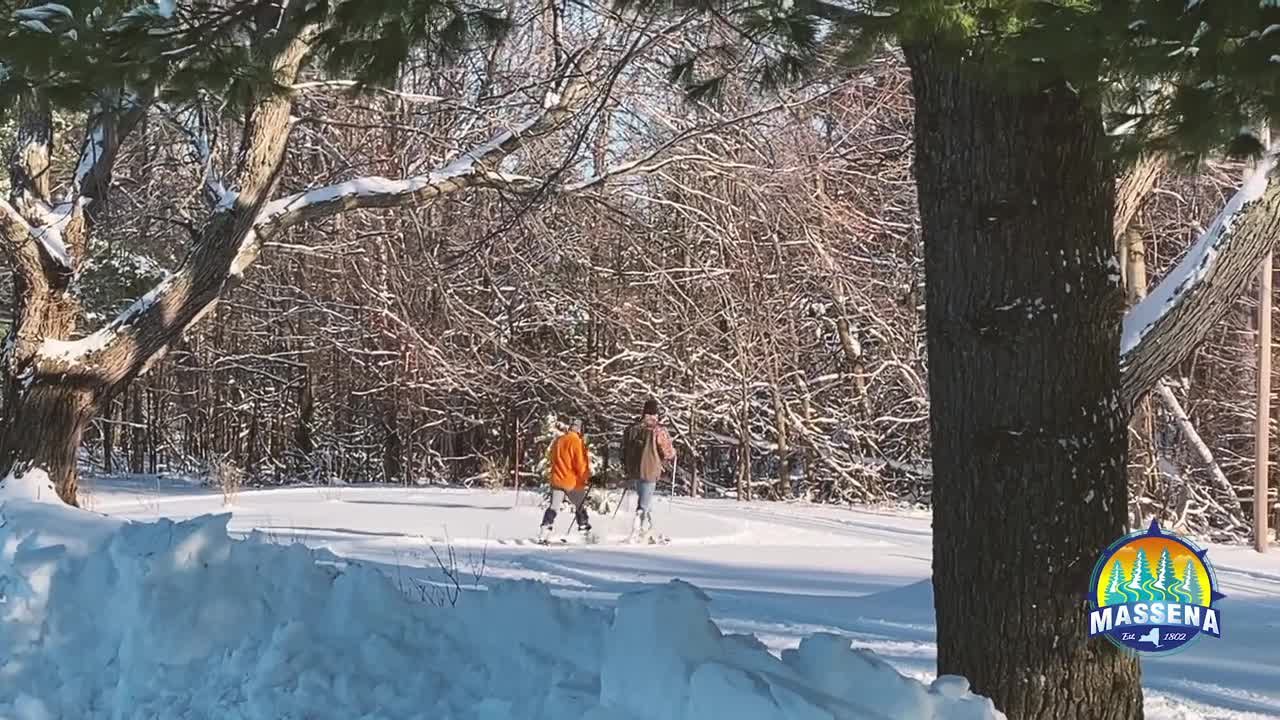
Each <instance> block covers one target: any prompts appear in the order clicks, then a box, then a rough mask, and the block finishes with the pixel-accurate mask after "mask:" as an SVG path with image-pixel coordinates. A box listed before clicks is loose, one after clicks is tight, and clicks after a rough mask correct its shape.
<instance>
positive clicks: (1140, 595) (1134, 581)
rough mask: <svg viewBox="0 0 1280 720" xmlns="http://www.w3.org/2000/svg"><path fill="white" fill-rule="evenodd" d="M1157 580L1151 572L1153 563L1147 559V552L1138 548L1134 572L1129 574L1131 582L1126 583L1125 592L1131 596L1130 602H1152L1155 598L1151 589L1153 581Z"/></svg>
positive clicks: (1134, 561)
mask: <svg viewBox="0 0 1280 720" xmlns="http://www.w3.org/2000/svg"><path fill="white" fill-rule="evenodd" d="M1154 581H1155V577H1154V576H1152V574H1151V563H1150V562H1148V561H1147V553H1146V551H1144V550H1141V549H1139V550H1138V557H1136V558H1134V560H1133V572H1132V574H1130V575H1129V582H1128V583H1125V586H1124V589H1125V594H1126V595H1128V596H1129V601H1130V602H1150V601H1151V600H1153V599H1154V598H1153V597H1152V595H1153V594H1154V593H1153V591H1152V589H1151V583H1152V582H1154Z"/></svg>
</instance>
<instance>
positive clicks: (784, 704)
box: [0, 478, 1003, 720]
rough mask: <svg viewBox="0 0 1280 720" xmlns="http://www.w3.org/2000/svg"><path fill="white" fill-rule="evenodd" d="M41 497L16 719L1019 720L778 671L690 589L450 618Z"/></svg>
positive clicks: (367, 587)
mask: <svg viewBox="0 0 1280 720" xmlns="http://www.w3.org/2000/svg"><path fill="white" fill-rule="evenodd" d="M37 487H39V483H38V478H37V479H35V480H33V481H29V482H23V481H17V482H15V481H14V480H13V479H12V478H7V479H6V482H5V483H4V487H3V489H0V717H2V718H17V719H18V720H42V719H43V718H58V717H78V718H98V717H112V718H135V717H137V718H144V717H145V718H150V717H188V718H264V719H265V718H271V719H273V720H274V719H276V718H397V719H399V718H433V719H434V718H459V719H462V718H468V719H470V718H474V719H476V720H504V719H507V718H511V719H515V718H520V719H522V720H540V719H545V720H552V719H555V720H564V719H566V718H583V719H587V720H639V719H640V718H645V719H651V718H652V719H655V720H695V719H696V720H702V719H703V718H710V717H732V718H734V720H757V719H759V720H764V719H766V718H767V719H771V720H772V719H775V718H776V719H778V720H782V719H783V718H787V719H790V720H818V719H819V718H821V719H823V720H835V719H837V718H839V719H842V720H843V719H846V718H848V719H856V718H920V719H922V720H927V719H930V718H938V719H944V718H945V719H947V720H995V719H996V718H1003V715H1001V714H1000V713H998V712H996V711H995V709H994V708H993V707H992V705H991V703H990V701H988V700H986V699H985V698H980V697H977V696H974V695H972V694H971V693H969V692H968V689H967V685H966V684H965V683H964V682H963V681H962V680H959V679H956V678H941V679H939V681H937V682H935V683H934V685H933V686H932V687H926V686H924V685H921V684H920V683H918V682H916V681H914V680H911V679H908V678H905V677H903V676H901V675H900V674H898V673H897V672H896V671H894V670H893V669H892V668H891V667H889V666H888V665H887V664H885V663H883V662H881V661H879V660H878V659H877V658H875V657H874V656H873V655H871V654H870V653H866V652H862V651H857V650H853V649H851V648H850V644H849V642H848V641H847V640H843V639H840V638H838V637H835V636H831V635H819V636H814V637H811V638H808V639H806V640H805V641H804V642H803V643H802V644H801V645H800V647H799V648H797V649H796V650H791V651H787V652H785V653H783V654H782V657H781V658H778V657H775V656H774V655H772V654H770V653H769V652H768V651H767V650H766V649H765V648H764V646H763V645H761V644H760V643H759V642H758V641H757V640H756V639H755V638H754V637H750V636H736V635H725V634H723V633H722V632H721V631H720V630H719V629H718V628H717V627H716V626H715V624H714V623H713V622H712V621H711V620H710V617H709V615H708V609H707V598H706V597H705V596H703V594H702V593H701V592H700V591H699V590H697V589H696V588H694V587H693V586H691V585H687V584H684V583H680V582H675V583H672V584H670V585H666V586H662V587H659V588H657V589H653V590H648V591H645V592H641V593H636V594H632V595H626V596H623V597H622V598H621V599H620V600H619V602H618V605H617V608H616V609H615V610H613V611H609V610H603V609H599V608H593V607H591V606H588V605H585V604H582V603H581V602H578V601H571V600H565V599H560V598H556V597H554V596H553V595H551V593H550V591H549V590H548V589H547V587H546V586H544V585H540V584H537V583H532V582H508V583H499V584H497V585H495V586H494V587H493V589H492V590H491V591H489V592H473V593H467V594H464V595H463V596H462V598H461V599H460V600H459V602H458V603H457V605H456V607H448V606H446V607H435V606H432V605H429V604H425V603H422V602H420V601H417V600H414V599H412V598H411V597H409V596H408V595H406V594H405V593H404V592H401V590H400V589H399V588H398V587H397V585H396V583H395V582H394V581H393V580H392V579H391V578H389V577H388V576H387V575H385V574H383V573H382V572H380V571H377V570H375V569H372V568H369V567H366V566H362V565H359V564H354V563H346V562H344V561H342V560H341V559H339V558H338V557H336V556H334V555H333V554H332V553H329V552H328V551H321V550H313V549H310V548H307V547H305V546H303V545H277V544H274V543H272V542H269V541H268V540H266V539H265V538H263V537H262V536H257V535H255V536H253V537H250V538H249V539H247V540H243V541H239V540H233V539H231V538H230V537H229V536H228V534H227V528H226V526H227V521H228V519H229V516H228V515H217V516H212V515H210V516H204V517H200V518H196V519H194V520H190V521H186V522H179V523H174V522H171V521H167V520H162V521H159V522H155V523H145V524H144V523H124V522H121V521H118V520H114V519H110V518H106V517H103V516H98V515H94V514H92V513H87V512H84V511H80V510H74V509H71V508H68V507H65V506H61V505H58V504H56V503H49V502H43V500H44V499H45V494H44V493H43V492H35V489H36V488H37ZM41 489H42V488H41ZM36 496H39V499H36Z"/></svg>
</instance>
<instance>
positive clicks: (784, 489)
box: [773, 384, 792, 500]
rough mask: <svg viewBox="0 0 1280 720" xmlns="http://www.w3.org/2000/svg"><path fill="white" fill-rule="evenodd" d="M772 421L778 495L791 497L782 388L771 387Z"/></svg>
mask: <svg viewBox="0 0 1280 720" xmlns="http://www.w3.org/2000/svg"><path fill="white" fill-rule="evenodd" d="M773 422H774V426H775V428H776V432H777V434H778V496H779V497H780V498H781V499H783V500H789V499H791V494H792V493H791V443H790V442H789V440H790V438H788V436H787V409H786V400H784V399H783V397H782V390H781V389H780V388H778V387H777V385H776V384H775V385H774V388H773Z"/></svg>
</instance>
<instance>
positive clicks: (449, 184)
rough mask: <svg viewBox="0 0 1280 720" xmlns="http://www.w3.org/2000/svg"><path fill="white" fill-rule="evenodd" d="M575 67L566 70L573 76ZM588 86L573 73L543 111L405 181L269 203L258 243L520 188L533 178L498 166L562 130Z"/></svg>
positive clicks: (377, 181) (371, 181) (358, 182)
mask: <svg viewBox="0 0 1280 720" xmlns="http://www.w3.org/2000/svg"><path fill="white" fill-rule="evenodd" d="M572 69H573V64H572V63H571V64H570V66H569V69H568V72H569V73H572ZM588 91H589V84H588V83H587V82H586V80H585V78H582V77H580V76H576V75H573V74H566V75H565V76H563V77H562V79H561V82H559V83H557V87H556V88H555V89H552V90H548V91H547V93H546V95H545V96H544V99H543V107H542V108H540V109H539V111H538V113H537V114H535V115H533V116H532V117H530V118H529V119H527V120H525V121H523V122H521V123H519V124H518V125H516V126H515V127H514V128H511V129H510V130H503V131H501V132H499V133H498V134H496V135H494V136H493V137H492V138H490V139H489V140H488V141H487V142H484V143H482V144H480V145H477V146H475V147H473V148H471V149H470V150H467V151H466V152H463V153H461V154H459V155H458V156H457V157H455V158H454V159H453V160H451V161H450V162H449V163H447V164H446V165H444V166H443V167H441V168H439V169H436V170H433V171H431V172H428V173H425V174H421V175H415V176H413V177H410V178H405V179H403V180H389V179H387V178H383V177H365V178H358V179H355V180H348V181H346V182H341V183H336V184H333V185H327V186H324V187H319V188H314V189H312V190H307V191H304V192H300V193H295V194H293V195H288V196H285V197H283V198H279V199H277V200H273V201H272V202H270V203H268V204H267V205H266V206H265V207H264V208H263V209H262V211H261V212H260V213H259V214H258V217H257V220H256V221H255V222H254V227H255V229H256V230H257V232H256V233H255V236H254V237H252V238H250V239H253V240H254V242H258V241H259V240H260V236H262V235H265V234H270V233H273V232H277V231H279V230H282V229H285V228H288V227H291V226H293V225H296V224H298V223H300V222H303V221H304V220H308V219H312V218H318V217H325V216H328V215H333V214H336V213H339V212H343V211H346V210H354V209H357V208H375V207H383V208H385V207H399V206H404V205H424V204H427V203H430V202H433V201H434V200H435V199H437V198H439V197H440V196H443V195H446V194H449V193H451V192H456V191H458V190H461V189H464V188H467V187H473V186H477V185H483V184H494V185H503V186H507V185H519V184H522V183H526V182H533V180H532V179H531V178H526V177H523V176H518V175H512V174H510V173H503V172H499V171H497V170H496V169H495V168H496V166H497V162H498V161H499V160H501V159H502V158H504V157H506V156H507V155H509V154H511V153H512V152H514V151H515V150H516V149H517V148H519V147H520V146H521V145H522V144H523V143H524V142H525V140H527V139H528V138H529V137H531V136H533V135H536V134H538V133H542V132H546V131H549V130H552V129H554V128H556V127H558V126H559V125H560V124H561V123H563V122H564V121H565V120H567V119H568V118H569V116H570V115H572V113H573V112H574V111H575V110H576V109H577V107H578V106H579V105H580V104H581V103H582V102H583V101H584V100H585V99H586V97H587V95H588Z"/></svg>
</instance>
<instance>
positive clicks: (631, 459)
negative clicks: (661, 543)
mask: <svg viewBox="0 0 1280 720" xmlns="http://www.w3.org/2000/svg"><path fill="white" fill-rule="evenodd" d="M675 459H676V449H675V445H674V444H672V442H671V434H670V433H668V432H667V429H666V428H664V427H663V426H662V424H661V423H659V422H658V401H657V400H653V399H650V400H647V401H646V402H645V404H644V408H643V409H642V410H641V411H640V420H639V422H637V423H636V424H634V425H632V426H631V427H629V428H627V430H626V432H625V433H624V434H623V439H622V465H623V468H624V469H625V470H626V473H627V480H628V482H630V483H631V484H632V485H633V486H634V487H635V491H636V518H635V522H634V523H633V524H632V529H631V534H632V536H633V537H634V536H637V535H650V534H651V533H652V532H653V495H654V491H655V489H656V488H657V485H658V479H659V478H661V477H662V472H663V470H664V469H665V467H666V466H667V465H669V464H674V463H675Z"/></svg>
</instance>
